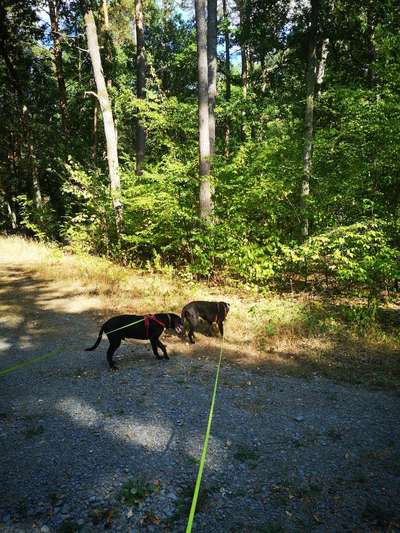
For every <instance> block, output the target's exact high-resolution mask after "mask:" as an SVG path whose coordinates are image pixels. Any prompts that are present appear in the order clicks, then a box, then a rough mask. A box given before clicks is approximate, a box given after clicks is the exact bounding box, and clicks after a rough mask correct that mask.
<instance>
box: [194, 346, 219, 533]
mask: <svg viewBox="0 0 400 533" xmlns="http://www.w3.org/2000/svg"><path fill="white" fill-rule="evenodd" d="M223 347H224V337H222V341H221V351H220V353H219V361H218V366H217V372H216V375H215V382H214V391H213V395H212V399H211V406H210V413H209V415H208V423H207V431H206V436H205V438H204V444H203V450H202V452H201V459H200V465H199V470H198V472H197V479H196V485H195V488H194V493H193V500H192V506H191V507H190V513H189V519H188V523H187V526H186V533H190V532H191V531H192V526H193V520H194V515H195V512H196V505H197V499H198V497H199V492H200V484H201V477H202V475H203V469H204V464H205V462H206V455H207V448H208V439H209V437H210V431H211V423H212V419H213V415H214V404H215V397H216V395H217V387H218V379H219V371H220V368H221V361H222V349H223Z"/></svg>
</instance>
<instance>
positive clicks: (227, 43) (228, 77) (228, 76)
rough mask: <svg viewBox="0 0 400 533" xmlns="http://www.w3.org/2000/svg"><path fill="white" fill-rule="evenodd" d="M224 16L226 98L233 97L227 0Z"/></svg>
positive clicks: (224, 5)
mask: <svg viewBox="0 0 400 533" xmlns="http://www.w3.org/2000/svg"><path fill="white" fill-rule="evenodd" d="M222 15H223V18H224V22H223V27H224V41H225V69H224V70H225V98H226V99H227V100H229V99H230V97H231V52H230V50H231V39H230V33H229V16H228V10H227V5H226V0H222Z"/></svg>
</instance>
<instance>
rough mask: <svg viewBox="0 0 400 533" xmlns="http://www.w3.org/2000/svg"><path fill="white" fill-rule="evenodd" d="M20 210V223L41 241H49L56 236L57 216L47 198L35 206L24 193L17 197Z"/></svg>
mask: <svg viewBox="0 0 400 533" xmlns="http://www.w3.org/2000/svg"><path fill="white" fill-rule="evenodd" d="M17 202H18V205H19V212H20V224H21V226H23V227H24V228H26V229H27V230H28V233H31V234H32V235H34V236H35V237H37V238H38V239H39V240H41V241H50V240H52V239H55V238H56V236H57V217H56V213H55V210H54V209H53V208H52V206H51V204H50V201H49V198H45V199H44V200H43V201H42V205H41V206H40V207H37V206H36V205H35V202H34V201H33V200H31V199H28V198H27V196H26V194H20V195H19V196H18V197H17Z"/></svg>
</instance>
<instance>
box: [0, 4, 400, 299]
mask: <svg viewBox="0 0 400 533" xmlns="http://www.w3.org/2000/svg"><path fill="white" fill-rule="evenodd" d="M195 4H196V16H197V23H196V16H195V10H194V8H195ZM213 9H216V17H217V26H216V31H215V37H213V20H214V18H213V17H214V16H213V11H212V10H213ZM204 10H206V11H207V13H208V15H207V14H206V15H205V19H204V20H203V22H205V23H206V26H204V24H203V25H202V24H201V21H202V19H201V15H202V14H203V15H204ZM202 12H203V13H202ZM91 31H92V33H90V32H91ZM93 31H94V32H95V33H96V38H97V40H98V43H99V46H98V51H99V52H100V58H101V64H102V69H100V70H101V71H102V72H103V74H104V80H103V81H104V87H103V88H102V87H100V86H99V84H98V83H99V79H98V78H96V79H95V75H94V74H96V72H95V59H94V57H95V56H94V55H93V54H92V51H93V50H92V48H91V46H92V45H90V44H89V41H88V39H90V38H91V37H90V36H91V35H92V36H93ZM202 32H203V35H202V34H201V33H202ZM205 32H206V33H207V35H205ZM210 36H211V37H210ZM202 37H203V41H202V40H201V38H202ZM207 37H208V69H209V74H208V75H209V78H208V80H209V85H208V88H207V87H206V88H205V91H203V93H202V82H201V68H200V66H201V57H198V54H197V50H198V47H200V48H201V43H203V44H204V42H206V41H207ZM204 38H206V41H204ZM210 39H211V41H212V40H213V39H215V43H217V44H216V48H214V50H216V59H217V61H216V76H215V70H214V74H212V59H213V57H212V56H213V54H212V50H213V47H212V44H210ZM199 43H200V44H199ZM93 46H95V45H93ZM89 48H90V50H89ZM200 48H199V50H200ZM210 51H211V54H210ZM399 52H400V4H399V3H398V2H397V1H395V0H382V1H378V0H366V1H364V2H354V1H352V0H312V1H311V2H306V1H301V0H296V1H289V0H287V1H282V0H223V1H221V3H220V4H219V3H218V4H217V3H216V2H214V7H213V2H212V0H209V2H208V6H207V5H206V3H205V2H204V0H196V2H186V5H184V4H183V3H181V2H178V1H176V2H174V1H172V0H163V2H160V1H157V0H143V2H142V1H141V0H111V2H109V3H107V2H106V0H103V1H102V2H98V3H96V2H91V3H90V2H84V1H81V2H75V1H72V0H71V1H64V2H61V1H59V0H48V1H44V0H42V1H40V0H5V2H2V4H1V6H0V91H1V94H0V143H1V144H0V230H3V231H7V232H20V231H25V232H27V233H28V234H30V235H34V236H36V237H38V238H40V239H43V240H50V241H53V240H54V241H58V242H61V243H63V244H64V245H66V246H69V247H70V248H71V249H73V250H74V251H85V252H89V253H92V254H98V255H104V256H108V257H111V258H113V259H114V260H116V261H119V262H122V263H124V264H131V263H133V264H145V263H146V262H149V263H150V264H152V265H154V266H155V267H159V268H165V267H168V268H171V267H174V268H176V269H177V270H179V271H180V272H184V273H185V275H190V276H195V277H206V278H215V279H235V280H239V281H240V283H242V282H243V281H245V282H246V283H252V284H257V285H260V286H261V285H263V286H264V285H266V286H270V285H271V284H273V285H275V286H277V285H279V286H286V287H288V286H291V287H292V288H296V287H297V286H299V284H300V286H304V284H305V283H306V284H308V286H312V287H315V288H318V289H328V288H329V289H335V290H338V289H346V290H348V289H349V288H351V287H355V288H357V290H358V291H359V290H360V289H366V290H367V294H368V295H369V297H370V299H371V301H372V300H374V299H376V298H377V296H378V294H379V293H380V291H381V289H386V290H391V289H395V288H397V282H398V280H399V278H400V266H399V252H398V245H399V236H400V233H399V230H400V211H399V199H400V158H399V146H400V100H399V93H400V53H399ZM200 55H201V54H200V52H199V56H200ZM214 55H215V53H214ZM214 59H215V58H214ZM214 69H215V67H214ZM210 72H211V74H210ZM203 74H204V72H203ZM213 76H214V77H215V80H216V99H215V102H214V100H213V92H212V91H213V89H212V87H211V83H210V81H211V80H212V79H213ZM199 80H200V82H199ZM100 81H101V80H100ZM198 89H200V90H198ZM203 89H204V87H203ZM207 91H208V92H207ZM201 94H203V96H204V98H208V99H209V117H208V118H210V117H211V118H212V117H213V116H215V122H216V128H215V143H214V141H213V137H212V135H211V134H210V139H211V141H210V142H211V149H210V144H208V149H209V152H208V153H206V155H205V156H204V153H202V149H201V146H200V160H199V123H200V130H201V113H200V115H199V109H200V107H201V102H202V96H201ZM103 97H104V98H103ZM204 98H203V103H204ZM203 111H204V109H203ZM199 116H200V121H199ZM110 118H111V120H112V125H113V129H112V130H109V132H110V131H111V134H110V135H111V137H109V138H107V136H106V133H107V127H108V126H107V125H110V124H111V123H110ZM210 120H211V119H210ZM113 132H114V133H113ZM200 138H201V132H200ZM110 139H111V141H112V140H113V139H114V140H116V139H117V143H115V146H114V156H115V157H116V162H115V161H114V163H115V164H114V167H113V168H111V167H112V165H110V161H111V159H110V153H111V152H110V151H109V150H111V149H112V147H111V144H112V143H111V144H110V142H111V141H110ZM207 143H209V141H208V140H207ZM200 145H201V143H200ZM206 167H207V168H206ZM204 184H206V185H207V186H208V189H207V190H208V193H209V196H208V205H207V206H206V209H205V211H204V206H203V210H202V205H201V199H202V198H203V200H204V196H202V194H203V193H204V189H203V190H202V186H203V185H204ZM206 192H207V191H206Z"/></svg>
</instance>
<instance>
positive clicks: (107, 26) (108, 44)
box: [102, 0, 113, 89]
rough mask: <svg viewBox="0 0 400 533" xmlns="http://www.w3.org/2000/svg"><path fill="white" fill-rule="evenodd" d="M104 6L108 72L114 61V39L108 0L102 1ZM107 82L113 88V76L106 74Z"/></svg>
mask: <svg viewBox="0 0 400 533" xmlns="http://www.w3.org/2000/svg"><path fill="white" fill-rule="evenodd" d="M102 6H103V19H104V27H103V34H104V48H105V51H106V53H105V56H106V60H107V61H106V67H107V68H106V72H107V71H108V66H109V65H111V63H112V60H113V58H112V41H111V33H110V18H109V16H108V0H103V2H102ZM106 83H107V88H108V89H111V87H112V80H111V78H109V77H107V76H106Z"/></svg>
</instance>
